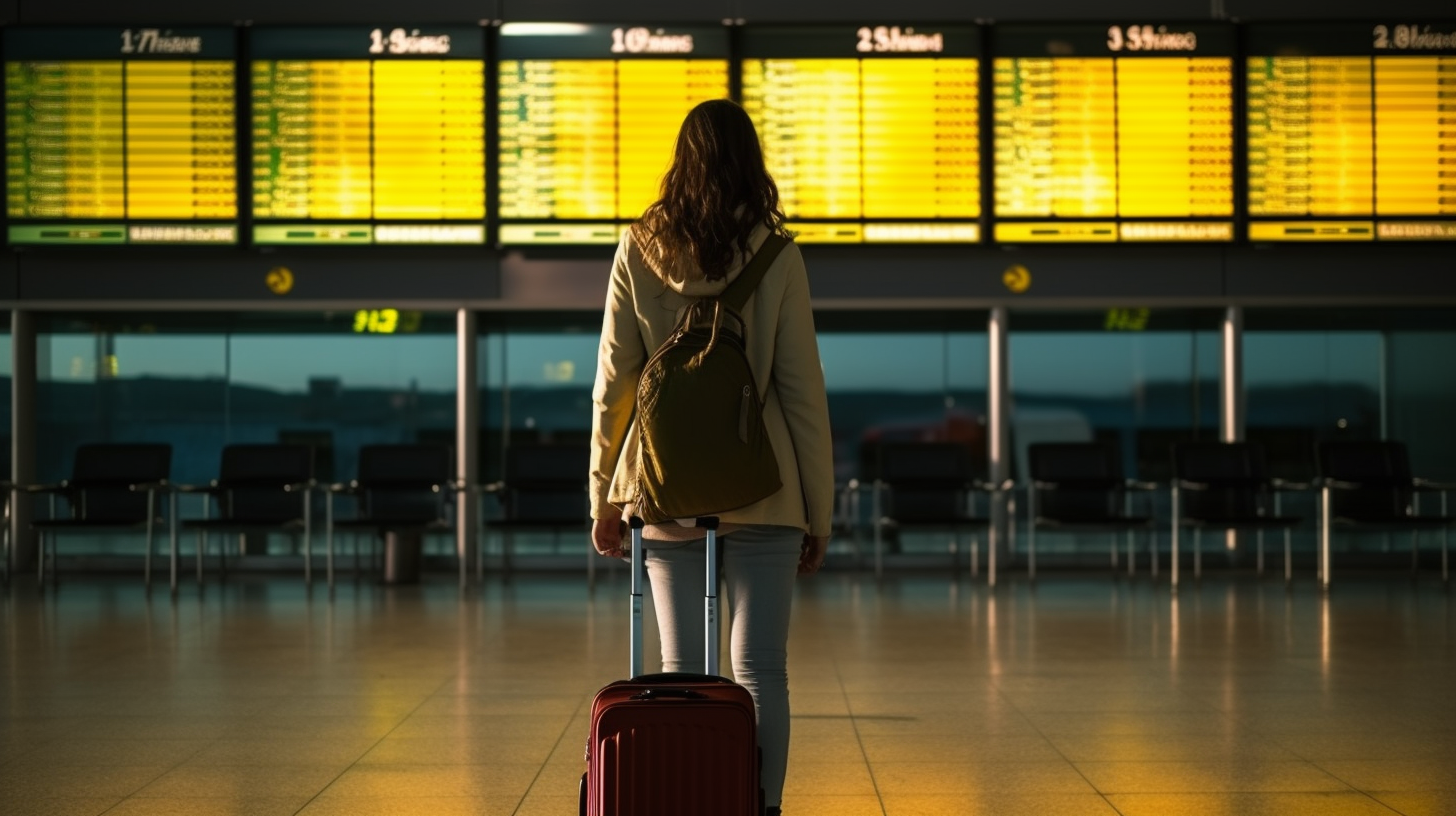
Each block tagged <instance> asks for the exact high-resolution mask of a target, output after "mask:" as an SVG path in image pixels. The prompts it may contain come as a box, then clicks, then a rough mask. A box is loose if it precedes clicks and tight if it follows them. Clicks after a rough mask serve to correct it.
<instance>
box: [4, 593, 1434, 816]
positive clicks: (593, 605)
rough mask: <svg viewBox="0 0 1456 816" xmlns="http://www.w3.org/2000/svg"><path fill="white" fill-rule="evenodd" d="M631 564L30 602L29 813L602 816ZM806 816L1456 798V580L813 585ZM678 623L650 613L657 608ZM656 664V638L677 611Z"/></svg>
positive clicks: (1366, 809) (23, 721)
mask: <svg viewBox="0 0 1456 816" xmlns="http://www.w3.org/2000/svg"><path fill="white" fill-rule="evenodd" d="M625 594H626V586H625V571H624V570H614V571H609V572H606V573H603V577H602V578H601V579H600V580H599V581H598V583H597V587H596V589H595V591H594V592H593V591H589V590H588V588H587V585H586V582H585V580H584V578H583V577H581V576H564V575H561V574H528V573H521V574H517V575H515V576H514V577H512V578H510V579H509V580H506V579H503V578H501V577H499V576H488V577H487V579H486V581H485V582H484V583H483V584H481V585H480V586H478V587H476V588H473V589H472V590H470V591H469V592H467V593H466V594H465V595H463V596H462V595H461V594H460V591H459V590H458V588H457V587H456V586H454V584H453V582H452V581H451V580H450V579H449V577H448V576H447V575H444V574H427V575H426V576H425V578H424V581H423V583H421V584H419V585H416V586H392V587H384V586H378V585H375V584H373V583H369V582H367V581H363V582H352V581H349V580H345V581H342V582H341V583H340V584H339V586H338V587H337V589H336V590H335V592H334V593H333V594H332V595H330V593H329V592H328V591H327V590H326V589H324V588H323V587H322V586H315V587H314V588H313V590H312V591H311V592H310V591H307V590H306V589H305V587H304V585H303V582H302V581H301V580H299V579H298V578H296V577H293V576H286V577H285V576H279V575H266V574H238V575H232V576H229V578H228V580H227V581H226V582H218V581H216V580H211V581H210V582H209V583H208V585H207V586H206V588H205V591H202V592H199V591H198V589H197V588H196V587H194V586H186V587H184V588H183V590H182V592H181V594H180V595H179V596H178V598H177V599H175V600H173V599H172V598H170V597H169V596H168V593H167V592H166V591H165V590H164V589H160V590H153V592H152V593H151V595H150V596H148V595H147V594H145V593H144V591H143V589H142V587H141V585H140V582H139V581H138V580H135V579H133V578H131V577H129V576H128V577H122V576H117V575H108V576H86V575H71V576H67V580H66V581H65V582H64V583H63V584H62V585H61V587H60V589H59V591H58V592H55V593H51V592H48V593H46V594H44V595H42V594H39V593H37V592H36V590H35V588H34V587H33V586H30V585H28V583H27V582H18V583H17V584H16V585H15V586H13V587H12V588H11V589H10V591H9V592H8V593H7V594H6V595H4V596H3V599H0V647H3V648H0V813H5V814H11V816H99V815H100V814H107V816H131V815H139V814H144V815H145V816H162V815H164V814H187V816H210V814H247V816H274V815H275V814H276V815H277V816H287V815H289V814H303V816H324V815H325V814H346V815H347V816H372V815H373V814H381V815H383V814H388V815H389V816H405V815H406V814H429V816H455V815H456V814H481V815H482V816H484V815H486V814H489V815H490V816H566V815H567V814H573V813H576V812H577V810H576V809H577V782H578V779H579V777H580V774H581V772H582V769H583V763H582V750H583V743H584V739H585V735H586V730H587V717H588V709H589V705H590V700H591V697H592V694H593V693H594V692H595V690H596V689H597V688H598V687H599V686H601V685H602V684H603V683H605V682H607V681H609V680H612V679H615V678H617V677H619V676H620V675H622V674H623V671H624V668H625V665H626V654H625V652H626V645H627V644H626V640H627V638H626V619H627V615H626V612H627V604H626V602H625ZM795 616H796V617H795V623H794V630H793V635H792V640H791V644H790V663H789V670H790V685H791V693H792V702H793V706H794V718H793V723H792V728H793V737H792V753H791V758H790V768H789V775H788V784H787V790H786V794H785V799H784V813H785V814H788V816H859V815H860V814H881V816H910V815H911V814H956V815H958V816H966V815H970V814H991V813H994V814H998V816H1013V815H1014V814H1036V816H1044V815H1047V814H1053V815H1060V814H1067V815H1068V816H1077V815H1079V814H1109V816H1110V815H1111V814H1124V816H1141V815H1142V814H1158V815H1159V816H1169V815H1172V814H1240V816H1243V815H1244V814H1281V815H1288V814H1296V815H1297V814H1320V815H1321V816H1329V815H1331V814H1387V815H1388V814H1397V813H1399V814H1407V816H1435V814H1449V813H1453V812H1456V695H1452V693H1451V677H1453V676H1456V601H1453V599H1452V596H1451V595H1450V594H1449V593H1448V592H1446V591H1444V589H1443V587H1442V585H1441V584H1440V582H1439V578H1438V577H1436V576H1434V575H1433V574H1432V573H1430V572H1423V573H1421V574H1420V575H1419V577H1418V578H1416V579H1413V578H1412V577H1411V574H1410V573H1407V572H1404V571H1401V570H1398V569H1393V570H1389V571H1371V572H1365V573H1355V572H1346V573H1344V576H1343V580H1342V581H1341V582H1340V583H1339V584H1337V585H1336V586H1335V587H1334V588H1333V589H1332V591H1331V592H1330V594H1328V595H1325V594H1323V593H1321V592H1320V591H1319V590H1318V588H1317V587H1316V586H1315V584H1314V582H1313V580H1312V579H1310V578H1309V577H1307V576H1303V577H1299V578H1298V579H1297V580H1296V582H1295V584H1294V585H1293V587H1292V588H1291V589H1286V587H1285V585H1284V584H1283V582H1282V581H1279V580H1277V579H1270V578H1266V579H1262V580H1261V579H1259V578H1258V577H1257V576H1255V575H1254V574H1253V573H1251V572H1250V573H1245V572H1240V571H1228V572H1214V571H1210V572H1207V573H1205V575H1204V577H1203V580H1202V582H1201V583H1197V584H1195V583H1192V582H1186V583H1185V584H1184V585H1183V587H1182V588H1181V589H1180V590H1179V591H1178V592H1177V593H1176V594H1174V593H1170V591H1169V589H1168V587H1167V584H1166V582H1163V583H1156V584H1155V583H1153V582H1151V581H1150V580H1149V579H1148V578H1147V576H1146V574H1144V575H1143V576H1141V577H1135V578H1132V579H1129V578H1126V577H1122V578H1117V579H1114V578H1111V577H1110V576H1108V575H1107V574H1106V573H1097V572H1090V571H1084V572H1069V573H1046V574H1044V575H1043V576H1041V577H1040V579H1039V580H1038V582H1037V583H1036V584H1035V585H1032V584H1030V583H1028V582H1027V581H1026V580H1025V576H1024V575H1022V576H1017V575H1008V576H1005V578H1004V580H1003V581H1002V582H1001V584H1000V585H999V586H998V587H996V588H995V589H994V590H993V589H988V588H987V587H986V586H985V584H984V579H981V580H980V581H973V580H972V579H971V578H969V577H967V576H964V575H962V576H961V577H960V578H959V579H955V578H952V577H950V576H948V575H942V574H934V573H929V572H926V573H890V574H887V576H886V578H885V580H884V581H883V583H877V582H876V581H875V579H874V578H873V576H872V575H869V574H866V573H860V572H849V571H831V572H827V573H825V574H822V575H820V576H818V577H816V578H813V579H811V580H805V581H801V583H800V585H799V596H798V599H797V606H796V609H795ZM649 620H650V610H649ZM648 630H649V654H651V653H652V649H653V648H655V644H654V643H653V642H652V639H653V638H654V637H655V635H654V634H653V627H652V626H651V624H649V627H648Z"/></svg>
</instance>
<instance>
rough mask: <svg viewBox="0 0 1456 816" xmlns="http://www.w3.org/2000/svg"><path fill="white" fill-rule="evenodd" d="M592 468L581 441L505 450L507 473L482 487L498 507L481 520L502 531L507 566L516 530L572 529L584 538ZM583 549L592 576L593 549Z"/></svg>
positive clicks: (479, 563)
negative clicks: (589, 477) (485, 519)
mask: <svg viewBox="0 0 1456 816" xmlns="http://www.w3.org/2000/svg"><path fill="white" fill-rule="evenodd" d="M590 469H591V448H590V447H589V446H588V445H584V444H583V445H578V444H558V443H514V444H512V445H511V446H510V447H509V448H507V449H506V461H505V478H504V479H502V480H501V481H499V482H494V483H491V484H488V485H485V486H484V487H483V488H482V490H484V492H485V493H486V494H487V495H490V496H493V497H494V498H495V500H496V503H497V505H498V511H499V512H498V513H497V514H496V515H495V516H493V517H492V518H490V519H488V520H487V521H486V522H485V529H486V531H487V532H490V531H492V530H494V531H497V532H499V533H501V535H502V541H501V559H502V565H503V566H504V568H505V569H506V570H509V569H510V566H511V555H512V544H513V537H514V535H515V534H516V533H530V532H538V533H552V534H560V533H561V532H562V531H570V532H572V533H576V534H579V535H581V536H582V537H583V539H582V540H583V541H584V540H585V536H588V535H590V519H591V503H590V502H589V501H588V499H587V486H588V480H587V473H588V471H589V470H590ZM482 542H483V539H482ZM582 549H583V550H585V552H586V554H587V572H588V575H589V576H591V577H593V578H594V577H595V569H596V560H597V559H596V558H595V555H596V553H595V552H594V551H593V550H592V548H591V547H586V546H583V548H582ZM483 562H484V559H483V558H478V559H477V560H476V564H477V567H478V570H480V571H481V572H483V570H484V566H483Z"/></svg>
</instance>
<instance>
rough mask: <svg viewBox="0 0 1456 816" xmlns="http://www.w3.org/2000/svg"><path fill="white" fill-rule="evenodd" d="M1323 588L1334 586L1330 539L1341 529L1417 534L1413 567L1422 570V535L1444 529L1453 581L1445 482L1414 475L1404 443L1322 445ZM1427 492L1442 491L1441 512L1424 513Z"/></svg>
mask: <svg viewBox="0 0 1456 816" xmlns="http://www.w3.org/2000/svg"><path fill="white" fill-rule="evenodd" d="M1319 487H1320V525H1319V526H1320V567H1319V572H1320V585H1321V586H1323V587H1328V586H1329V585H1330V538H1331V536H1332V534H1333V529H1334V528H1336V527H1342V528H1349V529H1352V530H1371V531H1380V532H1398V531H1406V532H1409V533H1410V534H1411V569H1412V570H1414V569H1415V568H1416V566H1417V558H1418V556H1419V552H1420V551H1419V546H1420V532H1421V531H1422V530H1440V531H1441V580H1442V581H1443V582H1444V581H1447V580H1449V577H1450V569H1449V556H1448V554H1447V531H1448V530H1449V529H1450V527H1451V525H1453V524H1456V517H1453V516H1450V515H1448V514H1447V513H1448V507H1447V504H1446V493H1447V491H1450V490H1456V484H1442V483H1438V482H1432V481H1430V480H1428V479H1417V478H1415V477H1413V476H1412V475H1411V467H1410V458H1409V456H1408V455H1407V453H1406V448H1405V445H1403V444H1401V443H1400V442H1325V443H1323V444H1321V445H1320V447H1319ZM1422 493H1438V494H1440V500H1441V511H1440V513H1439V514H1432V513H1422V512H1420V507H1419V500H1420V495H1421V494H1422Z"/></svg>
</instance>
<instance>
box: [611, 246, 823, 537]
mask: <svg viewBox="0 0 1456 816" xmlns="http://www.w3.org/2000/svg"><path fill="white" fill-rule="evenodd" d="M767 235H768V229H767V228H766V227H760V228H759V229H758V230H757V231H756V232H755V233H754V235H753V238H752V240H751V243H752V245H753V246H754V248H755V249H757V247H758V245H759V244H761V243H762V242H763V240H764V238H765V237H767ZM745 262H746V259H740V261H739V263H738V264H736V265H735V268H734V269H732V270H731V271H730V272H729V273H728V279H727V280H726V281H717V282H709V281H707V280H706V279H704V278H703V276H702V273H701V272H696V274H689V275H687V276H686V277H687V278H688V279H687V281H686V282H684V283H678V282H673V281H666V282H665V281H664V277H663V276H660V275H658V273H657V272H656V271H654V270H653V269H652V267H651V266H650V265H649V264H648V262H647V260H646V259H645V258H644V257H643V253H642V251H641V250H640V249H639V248H638V246H637V244H636V242H635V241H634V240H633V239H632V236H631V233H630V232H629V233H628V234H627V235H626V236H624V237H623V238H622V242H621V244H620V245H618V247H617V255H616V259H615V260H614V261H613V262H612V280H611V285H610V287H609V288H608V290H607V308H606V315H605V316H604V317H603V319H602V340H601V346H600V348H599V350H598V354H597V379H596V386H595V388H594V389H593V390H592V400H593V403H594V408H595V413H594V414H593V416H592V440H593V444H592V456H591V511H592V518H614V517H616V516H617V515H619V513H620V508H621V507H622V506H623V505H624V504H626V503H627V502H629V501H631V499H632V487H631V477H632V475H633V474H634V473H635V472H636V463H637V455H638V444H637V428H636V424H635V420H634V419H633V414H634V406H635V401H636V396H637V380H638V378H639V377H640V375H641V372H642V367H643V366H644V365H645V364H646V363H647V358H648V357H650V356H651V354H652V352H653V351H656V350H657V348H658V346H660V345H662V343H663V341H665V340H666V339H667V337H668V335H669V334H671V333H672V329H673V327H674V325H676V322H677V317H678V314H679V310H681V309H682V308H683V307H684V306H686V305H688V304H689V303H692V302H693V301H694V300H695V299H697V298H699V297H702V296H705V295H716V294H719V293H721V292H722V291H723V290H724V289H725V288H727V286H728V283H729V282H731V281H732V280H734V279H736V278H737V277H738V273H739V271H740V270H741V269H742V267H743V265H744V263H745ZM695 271H696V270H695ZM679 277H681V276H679ZM742 316H743V321H744V326H745V335H744V341H745V343H746V345H747V353H748V362H749V365H750V366H751V367H752V369H753V372H754V376H755V377H756V378H757V380H758V392H759V394H760V395H761V396H762V398H763V400H764V405H763V419H764V424H765V425H766V426H767V429H768V436H769V441H770V442H771V443H772V444H773V450H774V456H775V457H776V458H777V459H778V463H779V473H780V476H781V477H782V479H783V485H784V486H783V488H782V489H780V490H779V491H778V492H777V493H775V494H774V495H772V496H770V497H768V498H767V499H764V500H763V501H760V502H758V503H756V504H752V505H749V506H748V507H745V508H742V509H739V510H732V511H729V512H725V513H721V514H719V518H720V519H721V520H722V522H723V523H725V524H779V525H784V526H789V527H798V528H800V529H802V530H805V531H807V532H809V533H810V534H813V535H818V536H827V535H829V527H830V520H831V517H832V515H833V509H834V459H833V451H832V447H831V441H830V434H829V402H828V399H827V397H826V395H825V393H824V372H823V369H822V368H821V367H820V364H819V344H818V340H817V338H816V336H815V334H814V315H813V312H812V311H811V310H810V305H809V277H808V274H807V273H806V272H805V270H804V259H803V256H802V255H800V254H799V247H798V245H796V244H793V243H790V244H789V245H788V246H786V247H784V249H783V251H782V252H780V253H779V256H778V257H777V258H775V259H774V262H773V264H772V265H771V266H770V267H769V268H768V272H767V273H765V275H764V277H763V281H762V282H761V283H759V285H758V288H757V289H756V290H755V291H754V293H753V295H752V296H750V297H749V299H748V303H747V305H746V306H745V307H744V309H743V313H742ZM711 465H712V463H710V462H705V463H704V466H705V467H711Z"/></svg>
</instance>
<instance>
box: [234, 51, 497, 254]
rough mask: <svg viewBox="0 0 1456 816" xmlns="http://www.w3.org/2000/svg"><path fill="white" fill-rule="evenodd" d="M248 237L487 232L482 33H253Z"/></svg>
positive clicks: (475, 240)
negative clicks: (250, 228)
mask: <svg viewBox="0 0 1456 816" xmlns="http://www.w3.org/2000/svg"><path fill="white" fill-rule="evenodd" d="M250 42H251V57H252V66H251V71H252V82H253V96H252V108H251V121H252V132H253V180H252V181H253V183H252V203H253V220H254V228H253V240H254V242H255V243H258V244H314V243H317V244H339V243H365V244H368V243H376V244H383V243H399V244H482V243H484V242H485V217H486V214H485V178H486V177H485V127H486V121H485V63H484V57H485V38H484V34H483V32H482V31H481V29H479V28H477V27H472V26H420V27H410V26H379V27H357V28H259V29H255V30H253V32H252V35H251V41H250Z"/></svg>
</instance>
